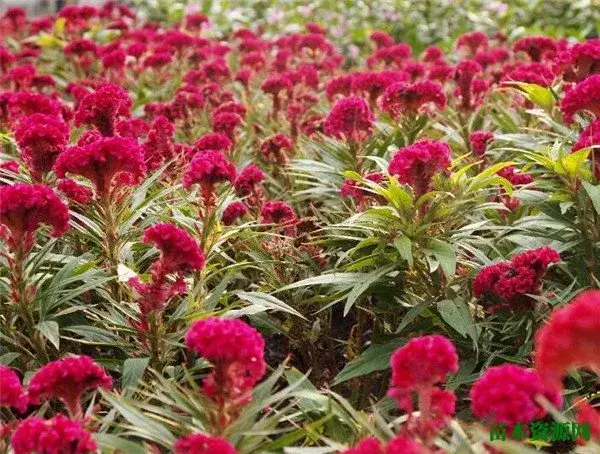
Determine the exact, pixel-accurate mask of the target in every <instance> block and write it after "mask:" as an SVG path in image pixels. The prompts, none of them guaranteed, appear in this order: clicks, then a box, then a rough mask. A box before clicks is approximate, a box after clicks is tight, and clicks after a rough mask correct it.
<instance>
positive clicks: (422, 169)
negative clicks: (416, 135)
mask: <svg viewBox="0 0 600 454" xmlns="http://www.w3.org/2000/svg"><path fill="white" fill-rule="evenodd" d="M449 166H450V148H449V147H448V145H446V144H445V143H444V142H439V141H435V140H422V141H420V142H415V143H414V144H412V145H409V146H407V147H404V148H401V149H400V150H398V152H397V153H396V154H395V155H394V156H393V157H392V160H391V161H390V164H389V166H388V172H389V173H390V175H395V176H397V177H398V179H399V180H400V182H402V183H405V184H408V185H410V186H411V187H412V188H413V189H414V191H415V194H417V196H420V195H422V194H424V193H425V192H427V191H428V190H429V188H430V185H431V179H432V178H433V175H434V174H436V173H439V172H445V171H446V170H447V168H448V167H449Z"/></svg>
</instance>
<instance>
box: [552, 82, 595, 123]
mask: <svg viewBox="0 0 600 454" xmlns="http://www.w3.org/2000/svg"><path fill="white" fill-rule="evenodd" d="M560 110H561V111H562V114H563V117H564V119H565V122H567V123H573V117H574V116H575V114H576V113H577V112H579V111H581V110H585V111H588V112H591V113H592V114H594V115H595V116H596V117H597V118H600V74H596V75H593V76H590V77H588V78H587V79H585V80H583V81H581V82H579V83H578V84H577V85H575V87H573V88H571V89H570V90H568V91H567V92H566V94H565V96H564V97H563V99H562V101H561V102H560Z"/></svg>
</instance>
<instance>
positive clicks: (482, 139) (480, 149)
mask: <svg viewBox="0 0 600 454" xmlns="http://www.w3.org/2000/svg"><path fill="white" fill-rule="evenodd" d="M492 140H494V134H492V133H491V132H489V131H473V132H472V133H471V134H469V142H470V143H471V147H472V148H473V151H474V152H475V154H476V155H477V156H483V155H484V154H485V151H486V149H487V146H488V143H489V142H491V141H492Z"/></svg>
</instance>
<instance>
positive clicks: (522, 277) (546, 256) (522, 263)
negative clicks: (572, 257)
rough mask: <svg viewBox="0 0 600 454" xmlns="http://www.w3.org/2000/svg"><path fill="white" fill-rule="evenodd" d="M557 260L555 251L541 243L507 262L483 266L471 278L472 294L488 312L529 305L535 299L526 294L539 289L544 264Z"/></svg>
mask: <svg viewBox="0 0 600 454" xmlns="http://www.w3.org/2000/svg"><path fill="white" fill-rule="evenodd" d="M559 261H560V255H559V254H558V252H556V251H555V250H554V249H552V248H550V247H542V248H538V249H532V250H530V251H525V252H522V253H521V254H517V255H515V256H514V257H513V258H512V259H511V260H510V261H509V262H499V263H495V264H493V265H489V266H486V267H485V268H483V269H482V270H481V271H480V272H479V274H478V275H477V277H476V278H475V280H474V281H473V295H474V296H475V297H476V298H479V299H480V300H481V303H482V305H483V306H484V307H485V308H486V309H487V310H488V311H489V312H493V311H495V310H498V309H502V308H507V309H527V308H530V307H531V306H532V304H534V302H535V300H533V299H532V298H530V297H529V296H528V295H537V294H539V293H540V292H541V288H542V278H543V277H544V274H545V273H546V270H547V268H548V267H549V266H550V264H552V263H557V262H559Z"/></svg>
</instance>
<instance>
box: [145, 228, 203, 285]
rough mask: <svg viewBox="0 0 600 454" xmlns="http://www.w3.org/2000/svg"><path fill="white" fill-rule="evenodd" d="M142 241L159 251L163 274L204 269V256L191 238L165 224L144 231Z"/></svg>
mask: <svg viewBox="0 0 600 454" xmlns="http://www.w3.org/2000/svg"><path fill="white" fill-rule="evenodd" d="M142 241H143V242H144V243H146V244H153V245H154V246H156V248H157V249H158V250H159V251H160V264H161V268H162V270H163V271H164V272H165V273H175V272H182V271H196V270H201V269H202V268H203V267H204V262H205V259H204V254H203V253H202V251H201V250H200V246H199V245H198V243H197V242H196V240H195V239H194V238H192V236H191V235H190V234H189V233H188V232H186V231H185V230H183V229H182V228H179V227H177V226H175V225H173V224H168V223H166V222H164V223H159V224H156V225H153V226H152V227H150V228H147V229H146V230H145V231H144V236H143V239H142Z"/></svg>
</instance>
